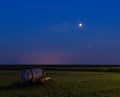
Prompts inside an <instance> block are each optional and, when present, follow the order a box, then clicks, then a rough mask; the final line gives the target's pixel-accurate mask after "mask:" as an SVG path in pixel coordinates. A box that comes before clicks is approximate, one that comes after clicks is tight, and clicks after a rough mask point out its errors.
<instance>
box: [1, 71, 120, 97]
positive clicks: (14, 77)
mask: <svg viewBox="0 0 120 97" xmlns="http://www.w3.org/2000/svg"><path fill="white" fill-rule="evenodd" d="M47 75H48V76H50V77H51V78H52V80H51V81H47V82H45V83H34V84H30V83H24V84H21V83H20V82H19V72H18V71H0V97H120V73H110V72H75V71H74V72H73V71H48V72H47Z"/></svg>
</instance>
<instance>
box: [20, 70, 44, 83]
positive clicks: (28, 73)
mask: <svg viewBox="0 0 120 97" xmlns="http://www.w3.org/2000/svg"><path fill="white" fill-rule="evenodd" d="M43 77H44V70H43V69H42V68H32V69H25V70H21V71H20V80H21V81H23V82H28V81H32V82H34V81H37V80H39V79H41V78H43Z"/></svg>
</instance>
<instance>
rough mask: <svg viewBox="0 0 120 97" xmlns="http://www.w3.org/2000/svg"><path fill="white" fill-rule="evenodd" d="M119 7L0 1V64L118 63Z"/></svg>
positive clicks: (72, 1)
mask: <svg viewBox="0 0 120 97" xmlns="http://www.w3.org/2000/svg"><path fill="white" fill-rule="evenodd" d="M119 5H120V1H118V0H111V1H110V0H100V1H97V0H60V1H58V0H1V1H0V64H73V63H75V64H120V6H119ZM79 23H83V27H82V28H80V27H79Z"/></svg>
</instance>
